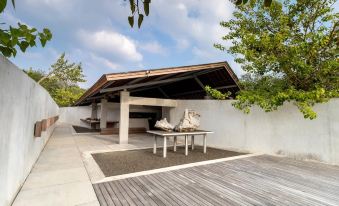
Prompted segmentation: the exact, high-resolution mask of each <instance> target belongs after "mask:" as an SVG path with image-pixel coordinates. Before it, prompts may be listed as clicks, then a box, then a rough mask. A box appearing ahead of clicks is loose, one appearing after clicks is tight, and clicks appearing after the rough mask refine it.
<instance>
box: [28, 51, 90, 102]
mask: <svg viewBox="0 0 339 206" xmlns="http://www.w3.org/2000/svg"><path fill="white" fill-rule="evenodd" d="M25 72H26V73H27V74H28V76H30V77H31V78H32V79H34V80H35V81H36V82H38V83H39V84H40V85H41V86H43V87H44V88H45V89H46V90H47V91H48V92H49V93H50V95H51V96H52V98H53V99H54V101H55V102H56V103H57V104H58V105H59V106H71V105H72V104H73V103H74V102H75V101H76V100H78V99H79V98H80V97H81V96H82V94H83V93H84V92H85V90H84V89H82V88H80V87H79V86H78V83H79V82H85V80H84V75H83V71H82V68H81V64H75V63H69V61H68V60H67V59H65V53H63V54H62V55H61V56H60V57H59V58H58V60H57V61H56V62H55V63H54V64H53V65H52V66H51V68H50V70H49V72H48V73H47V74H46V73H45V72H44V71H42V70H33V69H32V68H30V69H29V70H27V71H25Z"/></svg>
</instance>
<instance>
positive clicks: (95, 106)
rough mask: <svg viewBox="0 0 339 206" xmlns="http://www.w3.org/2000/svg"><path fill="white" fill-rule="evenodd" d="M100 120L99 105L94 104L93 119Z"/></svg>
mask: <svg viewBox="0 0 339 206" xmlns="http://www.w3.org/2000/svg"><path fill="white" fill-rule="evenodd" d="M97 118H98V105H97V103H95V102H93V103H92V114H91V119H97Z"/></svg>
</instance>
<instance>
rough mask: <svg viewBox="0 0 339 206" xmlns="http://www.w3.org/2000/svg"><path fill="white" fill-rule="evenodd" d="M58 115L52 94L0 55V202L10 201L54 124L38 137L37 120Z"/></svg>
mask: <svg viewBox="0 0 339 206" xmlns="http://www.w3.org/2000/svg"><path fill="white" fill-rule="evenodd" d="M56 115H58V106H57V105H56V103H55V102H54V101H53V100H52V98H51V97H50V95H49V94H48V93H47V92H46V91H45V90H44V89H43V88H42V87H41V86H40V85H38V84H37V83H35V82H34V81H33V80H32V79H31V78H29V77H28V76H27V75H26V74H25V73H24V72H23V71H21V70H20V69H18V68H17V67H16V66H15V65H13V64H12V63H11V62H9V61H8V60H7V59H5V58H4V57H3V56H1V55H0V205H10V204H11V202H12V201H13V199H14V197H15V195H16V193H17V192H18V191H19V189H20V187H21V185H22V184H23V183H24V180H25V178H26V177H27V176H28V174H29V172H30V170H31V169H32V167H33V164H34V163H35V161H36V160H37V158H38V156H39V154H40V152H41V151H42V149H43V147H44V145H45V143H46V142H47V140H48V138H49V136H50V134H51V133H52V132H53V129H54V127H53V126H52V127H50V128H49V129H48V130H47V131H46V132H43V133H42V137H38V138H35V137H33V134H34V124H35V122H36V121H41V120H42V119H46V118H49V117H53V116H56Z"/></svg>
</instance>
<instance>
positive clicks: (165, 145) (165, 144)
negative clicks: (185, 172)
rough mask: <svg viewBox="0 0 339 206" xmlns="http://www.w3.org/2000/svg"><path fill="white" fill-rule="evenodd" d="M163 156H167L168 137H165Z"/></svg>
mask: <svg viewBox="0 0 339 206" xmlns="http://www.w3.org/2000/svg"><path fill="white" fill-rule="evenodd" d="M163 152H164V154H163V157H164V158H166V155H167V137H164V149H163Z"/></svg>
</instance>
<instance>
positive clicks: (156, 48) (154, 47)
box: [139, 41, 167, 55]
mask: <svg viewBox="0 0 339 206" xmlns="http://www.w3.org/2000/svg"><path fill="white" fill-rule="evenodd" d="M139 47H140V49H141V50H144V51H146V52H149V53H153V54H161V55H165V54H166V53H167V49H166V48H165V47H163V46H162V45H161V44H160V43H159V42H157V41H152V42H146V43H141V44H139Z"/></svg>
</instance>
